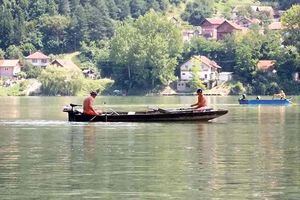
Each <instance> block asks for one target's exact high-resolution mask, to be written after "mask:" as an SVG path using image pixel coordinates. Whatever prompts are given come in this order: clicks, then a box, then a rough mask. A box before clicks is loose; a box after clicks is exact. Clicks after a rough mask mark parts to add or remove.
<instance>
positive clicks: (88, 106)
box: [83, 91, 102, 115]
mask: <svg viewBox="0 0 300 200" xmlns="http://www.w3.org/2000/svg"><path fill="white" fill-rule="evenodd" d="M96 96H97V92H94V91H92V92H91V93H90V96H88V97H86V98H85V99H84V101H83V113H84V114H86V115H101V114H102V112H101V111H96V110H95V109H94V108H93V103H94V100H95V98H96Z"/></svg>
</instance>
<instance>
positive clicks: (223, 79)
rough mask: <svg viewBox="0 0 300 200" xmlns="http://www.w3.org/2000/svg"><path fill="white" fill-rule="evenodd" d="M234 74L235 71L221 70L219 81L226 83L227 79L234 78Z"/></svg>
mask: <svg viewBox="0 0 300 200" xmlns="http://www.w3.org/2000/svg"><path fill="white" fill-rule="evenodd" d="M232 74H233V72H221V73H219V83H220V84H221V83H224V82H226V81H231V80H232Z"/></svg>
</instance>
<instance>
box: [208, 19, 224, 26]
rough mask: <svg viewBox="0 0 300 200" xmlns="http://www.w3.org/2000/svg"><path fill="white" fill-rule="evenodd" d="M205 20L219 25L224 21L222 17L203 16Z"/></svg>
mask: <svg viewBox="0 0 300 200" xmlns="http://www.w3.org/2000/svg"><path fill="white" fill-rule="evenodd" d="M205 20H206V21H208V22H209V23H211V24H212V25H220V24H222V23H223V22H224V21H225V19H223V18H205Z"/></svg>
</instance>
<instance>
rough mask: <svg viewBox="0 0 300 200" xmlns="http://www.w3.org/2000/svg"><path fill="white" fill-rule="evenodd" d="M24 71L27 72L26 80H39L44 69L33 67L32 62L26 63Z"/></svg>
mask: <svg viewBox="0 0 300 200" xmlns="http://www.w3.org/2000/svg"><path fill="white" fill-rule="evenodd" d="M22 71H24V72H25V74H26V78H38V77H39V76H40V75H41V73H42V68H40V67H35V66H33V65H32V64H31V63H30V62H26V61H25V62H24V66H23V68H22Z"/></svg>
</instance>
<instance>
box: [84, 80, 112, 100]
mask: <svg viewBox="0 0 300 200" xmlns="http://www.w3.org/2000/svg"><path fill="white" fill-rule="evenodd" d="M113 84H114V81H113V80H111V79H99V80H92V79H84V80H83V83H82V89H81V91H80V93H79V95H81V96H84V95H87V94H89V93H90V92H91V91H97V92H98V93H100V94H101V93H102V92H103V91H105V90H107V89H108V88H110V87H111V86H112V85H113Z"/></svg>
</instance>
